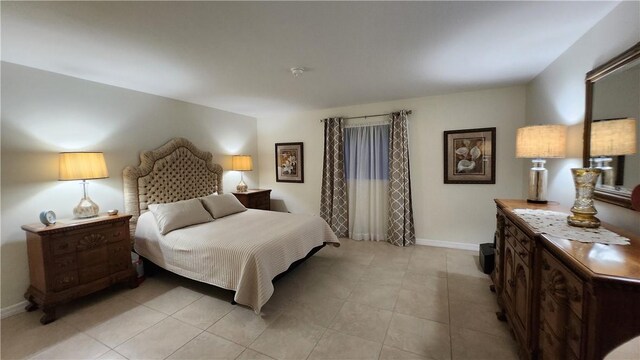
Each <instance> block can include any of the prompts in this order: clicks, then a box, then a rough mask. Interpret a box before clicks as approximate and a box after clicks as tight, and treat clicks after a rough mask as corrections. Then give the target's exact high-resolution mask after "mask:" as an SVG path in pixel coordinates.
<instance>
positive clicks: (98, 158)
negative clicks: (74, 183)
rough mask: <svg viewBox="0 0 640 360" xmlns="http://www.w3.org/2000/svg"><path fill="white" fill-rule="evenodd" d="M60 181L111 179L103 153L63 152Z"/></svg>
mask: <svg viewBox="0 0 640 360" xmlns="http://www.w3.org/2000/svg"><path fill="white" fill-rule="evenodd" d="M59 160H60V161H59V164H60V168H59V170H60V171H59V175H58V179H59V180H90V179H104V178H108V177H109V173H108V172H107V164H106V163H105V161H104V154H103V153H101V152H63V153H60V156H59Z"/></svg>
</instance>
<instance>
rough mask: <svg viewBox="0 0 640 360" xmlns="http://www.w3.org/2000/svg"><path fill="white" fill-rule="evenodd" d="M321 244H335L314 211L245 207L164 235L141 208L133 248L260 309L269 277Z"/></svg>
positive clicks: (267, 293) (270, 286)
mask: <svg viewBox="0 0 640 360" xmlns="http://www.w3.org/2000/svg"><path fill="white" fill-rule="evenodd" d="M324 243H328V244H333V245H334V246H339V245H340V242H339V241H338V238H337V237H336V236H335V234H334V233H333V231H331V228H330V227H329V225H327V223H326V222H325V221H324V220H323V219H321V218H320V217H318V216H311V215H302V214H289V213H281V212H275V211H263V210H253V209H248V210H247V211H245V212H241V213H237V214H233V215H229V216H226V217H223V218H220V219H216V220H214V221H211V222H208V223H203V224H198V225H192V226H188V227H186V228H182V229H179V230H174V231H172V232H170V233H168V234H166V235H162V234H160V231H159V230H158V226H157V224H156V222H155V218H154V216H153V214H152V213H151V212H145V213H144V214H142V215H141V216H140V218H139V219H138V224H137V228H136V233H135V244H134V248H135V250H136V252H137V253H138V254H140V255H142V256H144V257H145V258H147V259H149V260H151V261H153V262H154V263H155V264H156V265H158V266H160V267H162V268H164V269H166V270H169V271H171V272H174V273H176V274H178V275H182V276H184V277H187V278H190V279H193V280H197V281H201V282H204V283H208V284H211V285H215V286H218V287H221V288H224V289H228V290H234V291H235V292H236V293H235V297H234V300H235V301H236V302H237V303H239V304H243V305H247V306H250V307H251V308H253V310H254V311H255V312H256V313H259V312H260V309H261V308H262V306H263V305H264V304H265V303H266V302H267V301H268V300H269V298H270V297H271V295H273V284H272V281H271V280H272V279H273V278H274V277H275V276H276V275H278V274H280V273H282V272H284V271H286V270H287V269H288V268H289V266H290V265H291V264H292V263H293V262H295V261H296V260H299V259H302V258H303V257H305V256H306V255H307V254H308V253H309V252H310V251H311V250H312V249H313V248H315V247H317V246H320V245H322V244H324Z"/></svg>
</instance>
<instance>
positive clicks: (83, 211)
mask: <svg viewBox="0 0 640 360" xmlns="http://www.w3.org/2000/svg"><path fill="white" fill-rule="evenodd" d="M99 211H100V207H99V206H98V204H96V203H94V202H93V201H92V200H91V199H90V198H89V197H88V196H85V197H83V198H82V199H81V200H80V203H78V205H76V207H74V208H73V216H75V217H76V218H80V219H84V218H91V217H96V216H98V213H99Z"/></svg>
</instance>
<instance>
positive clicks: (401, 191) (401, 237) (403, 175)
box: [387, 110, 416, 246]
mask: <svg viewBox="0 0 640 360" xmlns="http://www.w3.org/2000/svg"><path fill="white" fill-rule="evenodd" d="M387 241H388V242H390V243H392V244H393V245H397V246H410V245H413V244H415V243H416V235H415V232H414V227H413V209H412V206H411V174H410V171H409V136H408V132H407V112H406V111H405V110H402V111H400V112H398V113H393V114H391V129H390V134H389V226H388V228H387Z"/></svg>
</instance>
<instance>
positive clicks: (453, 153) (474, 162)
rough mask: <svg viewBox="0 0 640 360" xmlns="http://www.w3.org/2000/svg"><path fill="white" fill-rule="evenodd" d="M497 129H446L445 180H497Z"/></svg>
mask: <svg viewBox="0 0 640 360" xmlns="http://www.w3.org/2000/svg"><path fill="white" fill-rule="evenodd" d="M495 154H496V128H494V127H492V128H482V129H465V130H450V131H445V132H444V183H445V184H495V183H496V157H495Z"/></svg>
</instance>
